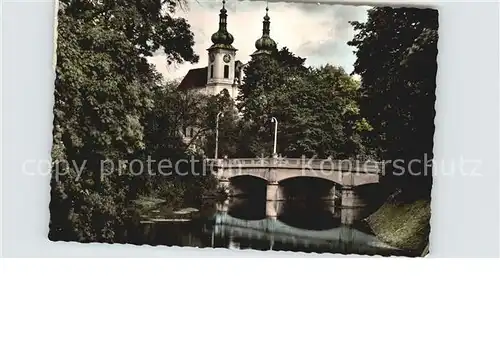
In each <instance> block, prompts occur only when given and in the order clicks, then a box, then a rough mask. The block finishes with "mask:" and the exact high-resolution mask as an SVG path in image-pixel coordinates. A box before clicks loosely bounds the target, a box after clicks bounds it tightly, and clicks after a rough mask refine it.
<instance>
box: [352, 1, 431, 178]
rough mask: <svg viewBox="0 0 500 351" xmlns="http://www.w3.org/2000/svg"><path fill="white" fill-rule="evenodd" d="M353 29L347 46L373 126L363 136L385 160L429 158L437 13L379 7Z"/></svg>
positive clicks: (363, 111)
mask: <svg viewBox="0 0 500 351" xmlns="http://www.w3.org/2000/svg"><path fill="white" fill-rule="evenodd" d="M352 25H353V27H354V29H355V30H356V31H357V32H358V33H357V34H356V35H355V36H354V38H353V40H351V41H350V42H349V45H351V46H353V47H355V48H356V57H357V59H356V62H355V66H354V72H355V73H357V74H359V75H360V76H361V77H362V86H361V98H360V113H361V115H362V116H364V117H365V118H366V119H367V121H368V122H369V124H370V125H371V126H372V127H373V129H372V130H371V132H369V133H367V134H366V136H367V138H368V139H369V140H371V147H372V148H373V149H375V150H376V151H377V153H378V155H379V156H380V157H381V158H384V159H386V160H397V159H401V160H404V161H406V162H407V163H406V164H408V162H409V161H410V160H413V159H415V160H420V161H423V160H424V159H425V155H427V158H428V159H431V158H432V156H433V152H432V148H433V135H434V116H435V109H434V104H435V89H436V72H437V62H436V59H437V39H438V34H437V29H438V12H437V11H436V10H432V9H416V8H392V7H378V8H373V9H371V10H369V13H368V20H367V22H366V23H359V22H352ZM416 170H417V169H416V167H414V168H413V171H414V172H415V171H416ZM423 170H424V168H423V167H422V168H421V169H420V171H423ZM427 174H428V177H423V178H424V179H423V180H424V181H425V182H426V183H427V184H430V180H431V177H430V176H431V174H432V172H431V171H430V170H429V169H427ZM401 180H403V178H401ZM412 181H415V179H413V180H412Z"/></svg>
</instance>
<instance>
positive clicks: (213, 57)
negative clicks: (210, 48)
mask: <svg viewBox="0 0 500 351" xmlns="http://www.w3.org/2000/svg"><path fill="white" fill-rule="evenodd" d="M209 58H210V62H214V60H215V55H214V54H213V53H212V54H210V57H209Z"/></svg>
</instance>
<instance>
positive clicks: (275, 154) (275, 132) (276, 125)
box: [271, 117, 278, 157]
mask: <svg viewBox="0 0 500 351" xmlns="http://www.w3.org/2000/svg"><path fill="white" fill-rule="evenodd" d="M272 122H274V147H273V157H276V156H277V153H276V142H277V141H278V120H277V119H276V117H272V118H271V123H272Z"/></svg>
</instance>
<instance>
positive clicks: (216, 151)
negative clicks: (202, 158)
mask: <svg viewBox="0 0 500 351" xmlns="http://www.w3.org/2000/svg"><path fill="white" fill-rule="evenodd" d="M223 114H224V113H223V112H219V113H218V114H217V117H216V118H215V159H216V160H218V159H219V157H218V156H219V118H220V116H222V115H223Z"/></svg>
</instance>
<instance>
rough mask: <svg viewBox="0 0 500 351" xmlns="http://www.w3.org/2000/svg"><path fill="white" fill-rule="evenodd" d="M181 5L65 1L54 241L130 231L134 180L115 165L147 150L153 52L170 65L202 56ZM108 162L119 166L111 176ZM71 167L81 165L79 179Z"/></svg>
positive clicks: (154, 82)
mask: <svg viewBox="0 0 500 351" xmlns="http://www.w3.org/2000/svg"><path fill="white" fill-rule="evenodd" d="M162 6H163V7H162ZM176 6H177V2H176V1H160V0H142V1H134V0H121V1H111V0H109V1H107V0H102V1H91V0H79V1H77V0H73V1H72V0H62V1H60V6H59V7H60V8H59V13H58V38H57V67H56V81H55V104H54V132H53V137H54V146H53V151H52V160H53V164H54V171H56V170H57V167H59V168H62V169H61V170H60V171H59V173H57V174H56V173H55V174H54V177H53V179H52V191H51V195H52V200H51V204H50V210H51V227H50V238H51V239H53V240H79V241H113V240H116V234H117V233H119V232H121V231H122V230H123V225H124V224H125V223H124V221H123V220H122V219H123V218H126V212H127V210H126V205H127V201H128V200H129V199H131V198H133V197H134V196H135V194H134V191H133V190H134V189H136V188H137V187H135V186H134V182H135V181H137V179H136V178H135V177H133V176H131V175H124V174H122V175H120V174H119V172H118V169H117V166H118V162H119V161H120V160H122V161H127V160H128V161H130V160H131V159H132V158H134V157H135V156H136V155H137V152H138V150H141V149H143V148H144V147H145V140H144V127H143V126H144V122H145V118H146V116H147V115H148V113H150V112H151V111H152V109H153V107H154V105H155V102H156V101H155V97H156V93H155V92H156V90H157V87H158V85H159V75H158V73H157V72H156V71H155V70H154V68H153V67H152V66H151V65H150V64H148V62H147V60H146V57H147V56H152V55H153V53H154V52H156V51H157V50H160V49H161V50H163V51H164V53H165V55H166V57H167V62H169V63H171V62H184V61H190V62H196V61H197V59H198V57H197V56H196V55H195V54H194V52H193V50H192V46H193V43H194V41H193V33H192V32H191V30H190V27H189V25H188V24H187V22H186V21H185V20H184V19H182V18H177V17H174V16H173V11H174V9H175V8H176ZM165 8H166V9H167V11H164V9H165ZM105 160H110V161H113V165H114V167H115V170H114V172H112V173H111V174H109V175H107V176H103V174H102V173H101V161H105ZM68 164H69V167H63V166H64V165H68ZM56 165H58V166H57V167H56ZM74 165H77V166H78V167H81V166H83V172H82V174H81V176H80V177H77V173H76V171H75V169H74ZM120 170H122V168H120ZM62 171H64V172H67V174H61V172H62Z"/></svg>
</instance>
